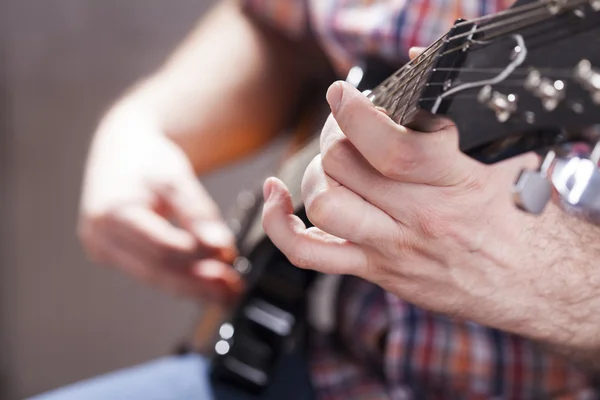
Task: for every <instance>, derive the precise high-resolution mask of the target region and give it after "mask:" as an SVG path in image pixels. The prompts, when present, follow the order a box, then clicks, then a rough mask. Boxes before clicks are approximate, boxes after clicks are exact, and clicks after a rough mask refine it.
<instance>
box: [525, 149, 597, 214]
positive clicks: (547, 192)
mask: <svg viewBox="0 0 600 400" xmlns="http://www.w3.org/2000/svg"><path fill="white" fill-rule="evenodd" d="M559 152H560V153H563V154H561V155H560V156H559V155H558V153H559ZM599 163H600V142H597V143H596V145H595V146H594V147H593V148H591V147H590V146H588V145H586V144H579V145H568V144H567V145H565V147H563V148H560V149H559V151H554V150H553V151H550V152H549V153H548V154H547V155H546V157H545V158H544V160H543V162H542V164H541V167H540V168H539V169H538V170H524V171H522V172H521V174H520V175H519V177H518V179H517V181H516V183H515V186H514V189H513V199H514V201H515V203H516V205H517V206H518V207H519V208H520V209H521V210H523V211H526V212H529V213H531V214H541V213H542V212H543V210H544V209H545V207H546V205H547V204H548V203H549V202H550V201H551V200H555V201H556V203H557V204H558V205H559V206H560V207H561V208H562V209H563V210H564V211H565V212H567V213H568V214H571V215H574V216H577V217H579V218H582V219H584V220H586V221H588V222H591V223H594V224H599V225H600V168H599Z"/></svg>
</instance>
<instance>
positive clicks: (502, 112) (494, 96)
mask: <svg viewBox="0 0 600 400" xmlns="http://www.w3.org/2000/svg"><path fill="white" fill-rule="evenodd" d="M477 100H478V101H479V102H480V103H481V104H483V105H485V106H486V107H488V108H489V109H491V110H492V111H494V112H495V113H496V118H497V119H498V121H499V122H506V121H508V119H509V118H510V117H511V115H513V114H514V113H515V112H516V111H517V96H516V95H514V94H508V95H504V94H502V93H500V92H497V91H494V90H493V89H492V87H491V86H490V85H486V86H484V87H483V88H482V89H481V90H480V91H479V94H478V96H477Z"/></svg>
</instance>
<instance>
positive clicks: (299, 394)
mask: <svg viewBox="0 0 600 400" xmlns="http://www.w3.org/2000/svg"><path fill="white" fill-rule="evenodd" d="M208 372H209V363H208V362H207V360H206V359H204V358H202V357H201V356H198V355H195V354H188V355H184V356H173V357H166V358H163V359H159V360H157V361H154V362H151V363H148V364H144V365H141V366H137V367H133V368H128V369H124V370H121V371H117V372H113V373H110V374H107V375H103V376H100V377H98V378H94V379H90V380H87V381H83V382H80V383H76V384H74V385H71V386H68V387H65V388H62V389H57V390H54V391H52V392H49V393H46V394H42V395H39V396H36V397H33V398H31V400H82V399H85V400H106V399H110V400H132V399H144V400H192V399H193V400H198V399H215V400H233V399H243V400H245V399H248V400H250V399H257V397H253V396H249V395H245V394H243V393H241V392H237V391H235V390H233V389H231V388H221V387H219V388H212V387H211V385H210V382H209V380H208ZM312 398H313V392H312V388H311V384H310V378H309V374H308V368H307V362H306V359H305V356H304V355H302V354H300V353H295V354H293V355H290V356H288V357H286V358H284V359H283V360H282V362H281V365H280V366H279V368H277V373H276V375H275V377H274V380H273V384H272V385H271V386H270V387H269V389H268V390H267V391H266V393H265V394H264V395H263V396H261V397H260V399H265V400H275V399H286V400H287V399H292V400H295V399H298V400H300V399H302V400H310V399H312Z"/></svg>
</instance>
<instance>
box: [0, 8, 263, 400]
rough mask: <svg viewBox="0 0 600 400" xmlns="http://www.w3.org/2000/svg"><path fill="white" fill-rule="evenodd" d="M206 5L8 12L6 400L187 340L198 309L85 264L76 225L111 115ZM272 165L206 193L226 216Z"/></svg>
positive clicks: (223, 180) (256, 166) (1, 74)
mask: <svg viewBox="0 0 600 400" xmlns="http://www.w3.org/2000/svg"><path fill="white" fill-rule="evenodd" d="M209 2H210V1H209V0H171V1H164V0H127V1H123V0H102V1H98V0H4V1H0V7H2V8H3V9H0V22H2V26H3V27H2V29H3V30H4V33H3V35H2V36H0V37H1V38H3V42H4V45H5V46H4V52H3V53H2V50H1V48H2V47H1V46H0V56H1V57H2V58H0V60H2V62H1V63H0V64H2V65H3V67H0V94H2V96H3V98H5V104H2V103H0V124H2V125H1V126H7V127H8V129H1V128H0V138H2V139H1V140H2V143H1V144H2V149H1V150H0V155H2V162H1V163H0V167H1V168H2V174H1V175H0V177H2V178H3V179H4V182H3V184H2V187H1V189H2V197H0V204H3V205H4V206H5V207H4V214H5V215H4V216H3V218H2V230H3V236H1V238H2V247H1V249H2V254H0V256H1V258H0V261H1V262H2V265H1V269H0V290H1V292H0V294H1V296H2V297H1V299H2V308H1V311H2V312H1V314H0V385H2V386H0V389H2V390H4V392H3V393H0V398H2V399H12V398H15V399H17V398H23V397H26V396H28V395H31V394H35V393H38V392H40V391H45V390H48V389H51V388H54V387H57V386H61V385H64V384H66V383H70V382H73V381H76V380H79V379H82V378H86V377H89V376H93V375H95V374H98V373H102V372H106V371H110V370H113V369H115V368H119V367H124V366H128V365H131V364H134V363H138V362H141V361H144V360H148V359H151V358H153V357H157V356H161V355H164V354H167V353H168V352H170V351H171V350H172V349H173V348H174V346H175V345H176V344H177V342H178V340H179V339H181V338H182V337H184V336H185V335H186V334H187V333H188V332H189V330H190V327H191V325H192V323H193V321H194V318H195V317H196V314H197V308H196V307H195V305H193V304H189V303H186V302H184V301H181V300H175V299H172V298H170V297H168V296H167V295H162V294H160V293H157V292H155V291H154V290H152V289H149V288H146V287H144V286H142V285H141V284H139V283H137V282H134V281H133V280H131V279H129V278H125V277H124V276H123V275H121V274H120V273H118V272H116V271H114V270H108V269H103V268H99V267H97V266H93V265H91V264H90V263H88V262H87V261H86V260H85V258H84V256H83V255H82V253H81V251H80V248H79V244H78V243H77V241H76V238H75V223H76V211H77V205H78V196H79V190H80V178H81V174H82V166H83V163H84V159H85V153H86V149H87V145H88V143H89V140H90V135H91V133H92V132H93V129H94V126H95V124H96V122H97V120H98V118H99V117H100V114H101V112H102V111H103V110H105V109H106V107H107V106H108V105H109V104H110V102H111V101H112V100H114V98H115V97H116V96H118V95H119V94H120V93H121V92H122V91H123V90H124V89H125V88H126V87H127V86H129V85H130V84H132V83H133V82H134V81H135V80H137V79H138V78H139V77H141V76H143V75H144V74H146V73H148V72H150V71H151V70H153V69H154V68H155V67H156V66H157V65H158V64H159V63H160V62H161V61H162V60H163V59H164V58H165V57H166V56H167V54H168V53H169V51H170V50H171V49H172V48H173V46H175V45H176V44H177V42H178V41H179V40H181V39H182V38H183V36H184V35H185V33H186V32H188V31H189V30H190V29H191V28H192V26H193V25H194V23H195V22H196V20H197V18H198V17H199V16H200V15H201V13H202V12H203V11H204V10H205V9H206V7H207V6H208V5H209V4H208V3H209ZM1 19H4V21H1ZM1 43H2V42H0V44H1ZM2 115H3V116H4V120H3V119H2ZM248 165H249V166H251V168H247V166H248ZM272 166H273V157H269V156H263V157H259V159H258V160H254V161H252V162H250V163H249V164H247V165H244V166H242V167H240V166H238V167H234V168H231V169H230V170H228V171H224V172H222V173H219V174H216V175H214V176H211V177H207V178H206V180H205V181H206V184H207V185H208V188H209V190H210V191H211V192H212V193H214V195H215V197H216V199H217V201H218V202H219V203H220V204H221V205H223V206H224V207H225V208H227V207H228V206H229V205H230V204H231V202H232V201H233V199H234V198H235V196H234V194H235V192H236V191H237V190H238V189H239V188H240V187H242V186H246V187H247V186H248V185H249V184H250V183H252V182H255V181H256V178H257V177H258V176H259V175H261V174H262V173H263V172H264V171H265V170H267V169H269V168H270V167H272Z"/></svg>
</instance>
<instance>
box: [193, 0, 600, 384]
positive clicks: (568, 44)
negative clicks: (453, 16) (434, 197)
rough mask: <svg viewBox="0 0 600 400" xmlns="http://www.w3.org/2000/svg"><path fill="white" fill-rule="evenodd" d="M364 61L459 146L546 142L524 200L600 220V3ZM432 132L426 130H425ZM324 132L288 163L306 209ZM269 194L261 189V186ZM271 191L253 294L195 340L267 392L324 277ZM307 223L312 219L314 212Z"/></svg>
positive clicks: (388, 102)
mask: <svg viewBox="0 0 600 400" xmlns="http://www.w3.org/2000/svg"><path fill="white" fill-rule="evenodd" d="M371 67H372V65H366V66H360V67H356V68H354V69H353V70H352V71H351V72H350V74H349V77H348V80H349V81H350V82H352V83H354V84H355V85H356V86H358V87H359V88H361V89H362V90H366V89H371V91H367V92H365V94H366V95H367V96H368V97H369V98H370V99H371V100H372V102H373V103H374V104H375V105H376V106H380V107H383V108H384V109H386V111H387V112H388V114H389V115H390V116H391V117H392V118H393V119H394V120H395V121H396V122H398V123H399V124H402V125H405V126H409V127H414V128H415V129H418V130H421V131H426V125H424V124H423V121H426V120H427V118H425V119H423V118H422V117H423V115H429V116H431V115H432V114H433V115H438V116H444V117H446V118H449V119H451V120H452V121H453V122H454V123H455V124H456V126H457V127H458V130H459V133H460V140H459V142H460V143H459V145H460V149H461V150H462V151H463V152H465V153H466V154H468V155H470V156H472V157H473V158H475V159H477V160H479V161H481V162H483V163H488V164H489V163H495V162H498V161H501V160H504V159H506V158H509V157H514V156H516V155H519V154H522V153H525V152H529V151H536V152H540V153H541V154H545V157H544V162H543V163H542V164H541V166H540V168H539V170H536V171H523V173H522V174H521V175H520V176H519V177H515V180H516V183H515V189H514V198H515V203H516V206H517V207H519V208H521V209H522V210H524V211H527V212H532V213H541V212H542V211H543V209H544V207H545V205H546V204H547V203H548V202H549V201H551V200H552V199H553V200H554V201H556V202H557V203H558V204H559V205H560V206H561V207H562V208H563V209H565V210H566V211H567V212H570V213H574V214H577V215H579V216H581V217H583V218H585V219H586V220H588V221H591V222H599V221H600V218H598V215H600V172H599V169H598V162H599V159H600V146H599V145H598V143H599V142H600V129H598V128H597V127H598V126H599V125H600V0H537V1H532V0H520V1H517V2H516V3H515V4H514V5H513V6H512V7H511V8H509V9H507V10H505V11H502V12H499V13H496V14H493V15H488V16H484V17H481V18H477V19H474V20H470V21H464V20H459V21H456V23H455V25H454V26H453V27H452V29H450V31H449V32H448V33H447V34H446V35H444V36H443V37H442V38H440V39H439V40H438V41H436V42H435V43H433V44H431V45H430V46H429V47H428V48H427V49H425V51H424V52H423V53H422V54H421V55H419V56H418V57H417V58H415V59H414V60H412V61H411V62H409V63H407V64H406V65H404V66H403V67H402V68H400V69H399V70H397V71H396V72H393V71H390V72H385V68H383V69H382V68H375V69H372V68H371ZM424 134H426V133H424ZM318 152H319V147H318V140H317V139H313V140H311V141H309V142H308V144H307V145H306V146H305V147H303V148H302V149H301V150H300V151H298V152H297V153H296V154H295V155H294V156H293V157H291V158H290V159H289V160H288V161H287V162H286V163H285V164H284V165H283V168H282V170H281V173H280V177H281V178H282V179H283V180H284V181H285V182H286V184H287V186H288V187H289V188H290V189H291V190H292V195H293V200H294V206H295V207H296V209H297V210H298V215H300V216H302V217H304V219H305V220H306V218H305V216H304V215H303V211H302V200H301V197H300V193H299V188H300V182H301V179H302V175H303V172H304V170H305V168H306V166H307V165H308V163H309V162H310V160H311V159H312V158H313V157H314V156H315V155H316V154H318ZM258 193H260V191H258ZM258 198H260V197H259V196H257V197H252V196H251V195H246V198H245V199H244V198H243V196H242V201H241V203H245V207H244V208H246V209H247V211H248V213H247V217H246V218H245V222H244V223H239V221H238V223H237V226H236V228H238V229H237V230H238V232H239V233H240V234H239V242H238V244H239V248H240V251H241V254H242V256H241V257H240V258H239V259H238V260H237V261H236V263H235V265H234V267H235V268H236V269H237V270H238V271H240V273H242V274H244V275H245V276H246V277H247V280H248V288H249V289H248V291H247V293H246V295H245V296H244V298H243V299H242V301H241V302H240V303H239V304H238V306H237V307H236V308H235V309H233V310H228V311H223V310H220V309H218V308H212V309H211V308H209V309H208V310H207V311H206V312H205V318H204V321H203V322H202V323H201V324H200V325H199V328H198V329H197V330H196V334H195V336H194V338H195V340H194V341H193V342H194V347H195V348H196V349H204V350H205V352H206V351H208V352H209V353H212V355H213V356H214V357H213V368H212V378H213V380H215V381H220V382H227V383H229V384H232V385H235V386H239V387H243V388H245V389H248V390H250V391H255V392H257V391H261V390H262V389H264V388H265V387H266V386H267V385H268V384H269V382H270V380H271V376H272V372H273V370H274V369H275V368H276V365H277V361H278V360H279V358H280V357H281V355H282V354H284V353H285V352H286V351H287V350H288V349H289V348H290V346H291V345H292V344H293V343H294V342H297V340H298V338H301V337H302V332H303V331H305V329H304V328H305V325H306V318H305V316H304V315H305V312H306V295H305V293H306V291H307V290H308V289H309V286H310V284H311V282H312V281H313V280H314V278H315V274H314V273H311V272H309V271H305V270H301V269H298V268H295V267H294V266H292V265H291V264H290V263H289V262H288V260H287V259H286V258H285V257H284V256H283V255H282V254H281V253H280V252H279V251H278V250H277V249H276V248H275V247H274V246H273V244H272V243H271V242H270V240H269V239H268V238H267V237H266V236H265V235H264V232H262V228H261V223H260V210H261V202H260V201H259V200H258ZM306 222H308V221H306Z"/></svg>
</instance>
